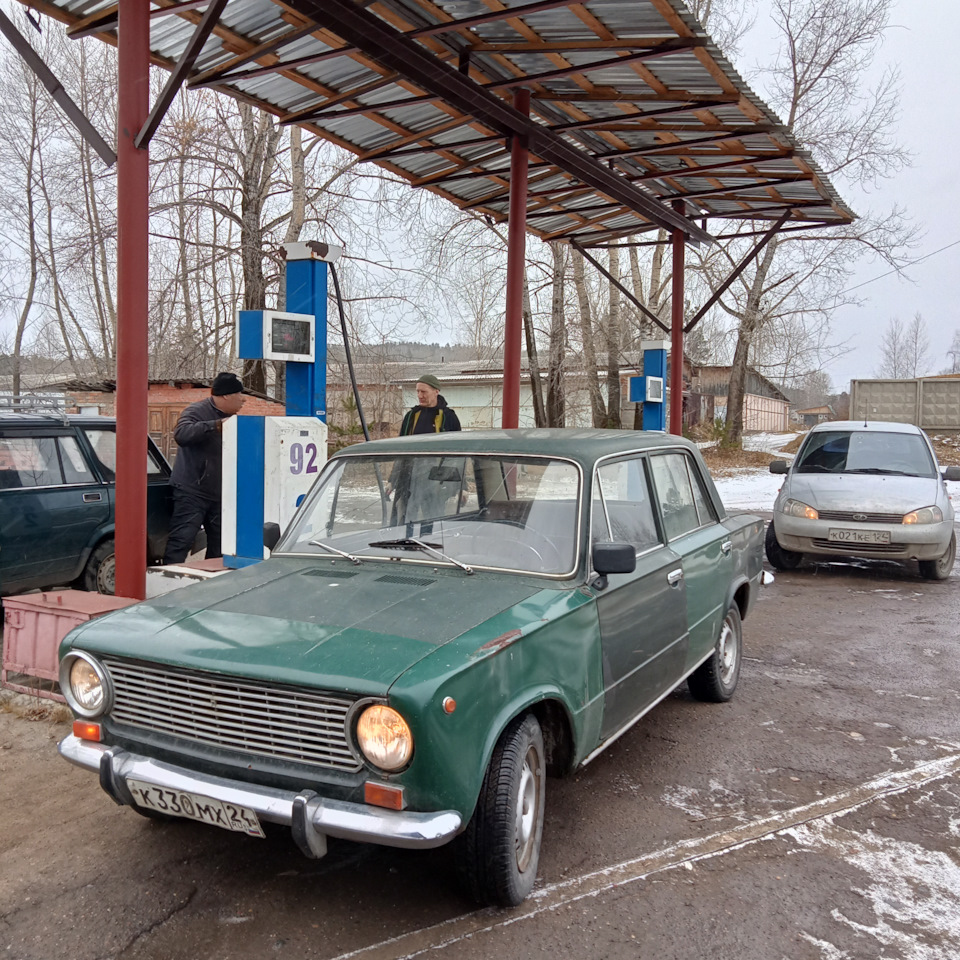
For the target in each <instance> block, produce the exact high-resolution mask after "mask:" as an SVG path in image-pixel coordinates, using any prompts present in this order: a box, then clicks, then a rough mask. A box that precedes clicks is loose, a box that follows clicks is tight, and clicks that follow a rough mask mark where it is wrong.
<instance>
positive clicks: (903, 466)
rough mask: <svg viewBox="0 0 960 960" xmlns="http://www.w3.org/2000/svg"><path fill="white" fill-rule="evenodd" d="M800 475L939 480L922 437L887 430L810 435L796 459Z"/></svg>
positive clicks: (829, 432)
mask: <svg viewBox="0 0 960 960" xmlns="http://www.w3.org/2000/svg"><path fill="white" fill-rule="evenodd" d="M794 470H795V471H796V472H797V473H867V474H870V473H873V474H887V475H892V476H907V477H936V476H937V471H936V467H935V465H934V462H933V458H932V457H931V456H930V450H929V449H928V448H927V444H926V443H925V441H924V439H923V437H921V436H919V435H918V434H915V433H895V432H893V431H888V430H869V431H868V430H823V431H819V432H816V433H811V434H810V436H809V437H808V439H807V442H806V443H805V444H804V445H803V449H802V450H801V451H800V455H799V456H798V458H797V463H796V466H795V467H794Z"/></svg>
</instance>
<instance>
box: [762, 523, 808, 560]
mask: <svg viewBox="0 0 960 960" xmlns="http://www.w3.org/2000/svg"><path fill="white" fill-rule="evenodd" d="M763 546H764V549H765V550H766V553H767V559H768V560H769V561H770V565H771V566H772V567H774V568H775V569H777V570H796V568H797V567H799V566H800V561H801V560H803V554H802V553H797V552H796V551H795V550H786V549H785V548H784V547H781V546H780V543H779V541H778V540H777V532H776V531H775V530H774V529H773V521H772V520H771V521H770V523H769V524H767V536H766V538H765V539H764V541H763Z"/></svg>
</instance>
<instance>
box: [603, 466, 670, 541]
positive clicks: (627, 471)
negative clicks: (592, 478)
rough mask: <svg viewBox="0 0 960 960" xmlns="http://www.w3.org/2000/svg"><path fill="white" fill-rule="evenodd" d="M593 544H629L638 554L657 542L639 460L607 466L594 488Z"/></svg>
mask: <svg viewBox="0 0 960 960" xmlns="http://www.w3.org/2000/svg"><path fill="white" fill-rule="evenodd" d="M593 502H594V509H593V541H594V543H596V542H598V541H601V540H613V541H617V542H621V543H631V544H633V545H634V546H635V547H636V548H637V550H638V551H641V550H647V549H649V548H650V547H652V546H655V545H657V544H659V543H660V537H659V535H658V533H657V524H656V520H655V519H654V513H653V503H652V502H651V499H650V488H649V485H648V483H647V477H646V473H645V472H644V468H643V461H642V460H641V459H634V460H621V461H619V462H617V463H606V464H604V465H603V466H602V467H600V469H599V470H597V483H596V485H595V488H594V497H593Z"/></svg>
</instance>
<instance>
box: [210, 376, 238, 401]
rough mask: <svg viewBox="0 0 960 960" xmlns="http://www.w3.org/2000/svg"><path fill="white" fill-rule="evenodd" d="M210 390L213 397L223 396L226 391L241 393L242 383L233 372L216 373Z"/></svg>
mask: <svg viewBox="0 0 960 960" xmlns="http://www.w3.org/2000/svg"><path fill="white" fill-rule="evenodd" d="M210 392H211V393H212V394H213V395H214V396H215V397H223V396H226V395H227V394H228V393H242V392H243V384H242V383H241V382H240V378H239V377H238V376H237V375H236V374H235V373H218V374H217V375H216V376H215V377H214V378H213V385H212V386H211V387H210Z"/></svg>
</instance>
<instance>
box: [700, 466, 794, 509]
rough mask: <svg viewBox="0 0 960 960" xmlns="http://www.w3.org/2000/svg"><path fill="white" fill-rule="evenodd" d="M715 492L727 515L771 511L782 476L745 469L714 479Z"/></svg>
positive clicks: (757, 469)
mask: <svg viewBox="0 0 960 960" xmlns="http://www.w3.org/2000/svg"><path fill="white" fill-rule="evenodd" d="M713 482H714V484H716V487H717V491H718V492H719V494H720V499H721V500H722V501H723V505H724V506H725V507H726V508H727V513H742V512H744V511H746V510H772V509H773V501H774V500H776V499H777V492H778V491H779V490H780V484H782V483H783V476H778V475H777V474H773V473H770V472H769V471H767V470H764V469H762V468H760V467H757V468H745V469H743V470H738V471H737V472H736V473H733V474H729V475H728V476H725V477H714V478H713Z"/></svg>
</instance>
